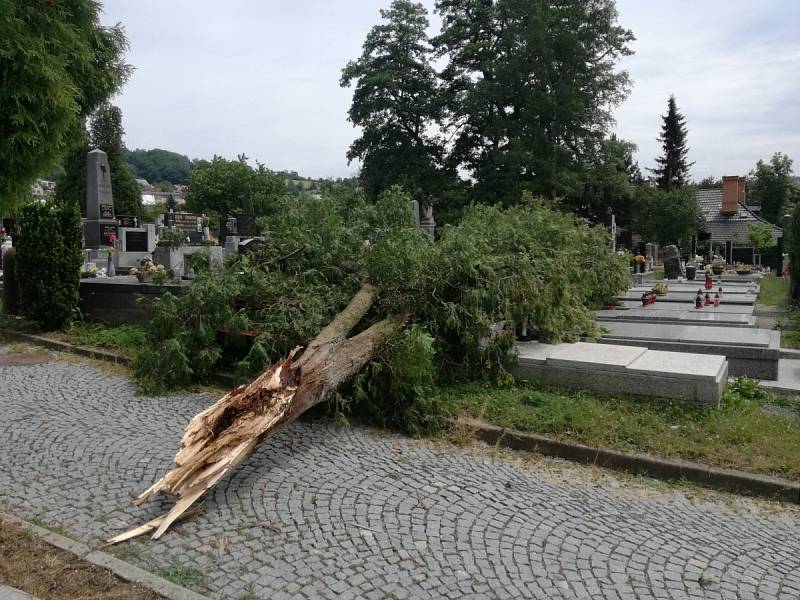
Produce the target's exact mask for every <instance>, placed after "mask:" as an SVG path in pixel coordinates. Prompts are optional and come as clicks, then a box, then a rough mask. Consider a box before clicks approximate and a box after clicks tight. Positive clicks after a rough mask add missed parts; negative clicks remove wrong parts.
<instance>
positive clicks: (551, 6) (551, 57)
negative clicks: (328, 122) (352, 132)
mask: <svg viewBox="0 0 800 600" xmlns="http://www.w3.org/2000/svg"><path fill="white" fill-rule="evenodd" d="M436 10H437V12H438V13H439V15H440V16H441V19H442V28H441V31H440V33H439V35H437V36H436V37H435V38H433V39H431V40H428V38H427V37H426V34H425V29H426V26H427V15H426V12H425V9H424V7H422V6H421V5H420V4H414V3H412V2H409V1H407V0H395V2H393V3H392V5H391V8H390V9H389V10H388V11H383V12H382V16H383V18H384V21H385V23H383V24H381V25H378V26H376V27H375V28H373V30H372V31H371V32H370V33H369V35H368V36H367V40H366V42H365V44H364V53H363V54H362V56H361V58H360V59H358V60H357V61H355V62H351V63H350V64H348V66H347V67H346V68H345V70H344V75H343V78H342V83H343V84H344V85H349V84H350V83H351V82H353V81H357V84H356V88H355V91H354V95H353V104H352V106H351V110H350V115H351V120H352V121H353V122H354V124H356V125H360V126H361V127H362V131H363V135H362V137H361V138H359V139H358V140H356V142H355V143H354V145H353V146H352V147H351V150H350V155H349V156H350V157H351V158H353V157H359V158H362V159H364V161H365V162H364V170H363V172H362V181H364V182H365V185H366V187H367V189H369V190H377V191H380V189H382V188H384V187H385V186H386V185H387V184H389V183H390V182H391V183H396V182H404V177H405V176H406V174H405V173H398V169H400V170H402V169H404V168H405V167H404V166H403V165H404V164H408V165H409V169H410V170H411V175H410V176H408V179H411V181H412V182H413V184H412V188H414V189H417V188H418V189H421V191H422V194H423V195H430V194H434V195H436V194H441V193H442V192H440V190H441V188H442V187H443V186H442V185H441V179H437V178H436V177H435V176H441V175H443V174H444V175H445V181H449V180H448V179H447V178H448V177H453V176H454V175H453V174H454V173H460V174H462V175H464V176H467V177H468V178H469V180H470V181H471V182H472V183H473V184H474V185H473V192H472V195H471V197H472V199H474V200H476V201H479V202H487V203H493V202H497V201H500V202H503V203H505V204H513V203H515V202H518V201H519V199H520V198H521V197H522V192H523V191H526V190H527V191H532V192H534V193H537V194H543V195H545V196H548V197H555V196H559V195H564V194H566V193H567V192H571V191H574V190H575V188H576V187H579V186H580V177H579V173H580V171H581V168H582V165H583V164H584V163H585V162H586V161H587V160H589V159H590V157H592V156H594V155H595V154H596V152H597V150H598V148H599V146H600V144H601V142H602V140H603V139H604V138H605V137H606V135H607V134H608V129H609V127H610V125H611V123H612V121H613V119H612V115H611V110H612V109H613V107H614V106H616V105H617V104H619V103H620V102H621V101H622V100H623V99H624V98H625V97H626V95H627V93H628V88H629V78H628V74H627V73H626V72H625V71H619V70H618V69H617V62H618V60H619V58H620V57H622V56H625V55H628V54H630V53H631V50H630V47H629V44H630V42H631V41H632V40H633V34H632V33H631V32H630V31H628V30H626V29H624V28H622V27H620V26H619V25H618V24H617V17H618V14H617V10H616V6H615V3H614V1H613V0H595V1H593V2H585V1H584V0H566V1H565V2H560V3H557V4H555V3H552V2H549V1H547V0H526V1H522V0H492V1H487V0H439V1H437V2H436ZM429 46H430V47H432V50H431V48H429ZM438 61H440V62H438ZM434 64H442V70H441V72H439V73H436V71H435V70H434V68H433V66H432V65H434ZM378 156H379V157H380V160H378V159H377V157H378ZM409 156H413V157H414V158H413V160H409ZM376 164H378V165H382V166H383V168H382V169H379V170H378V171H377V172H376V171H375V170H374V169H373V166H374V165H376ZM387 171H388V172H389V173H390V175H389V176H388V177H386V173H387ZM444 187H445V188H447V186H446V185H445V186H444ZM449 189H450V190H452V189H453V188H452V186H451V187H450V188H449Z"/></svg>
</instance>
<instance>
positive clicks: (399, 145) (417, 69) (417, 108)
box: [341, 0, 444, 196]
mask: <svg viewBox="0 0 800 600" xmlns="http://www.w3.org/2000/svg"><path fill="white" fill-rule="evenodd" d="M380 14H381V17H382V19H383V23H381V24H379V25H376V26H375V27H373V28H372V29H371V30H370V32H369V33H368V34H367V39H366V41H365V42H364V45H363V50H362V54H361V57H360V58H358V59H357V60H355V61H351V62H349V63H348V64H347V66H346V67H345V68H344V69H343V70H342V78H341V85H342V86H343V87H349V86H351V85H352V86H354V90H353V102H352V105H351V107H350V110H349V113H348V116H349V120H350V121H351V122H352V123H353V125H355V126H357V127H360V128H361V136H360V137H359V138H358V139H356V140H355V141H354V142H353V143H352V144H351V146H350V149H349V151H348V153H347V158H348V160H350V161H352V160H354V159H359V160H361V163H362V166H361V181H362V184H363V185H364V189H365V190H366V191H367V193H368V194H370V195H371V196H377V194H378V193H380V192H381V191H382V190H384V189H387V188H389V187H391V186H392V185H398V184H399V185H403V186H404V187H405V188H406V189H407V190H409V191H411V192H412V193H414V194H415V195H418V196H424V195H427V194H430V193H432V192H434V191H438V188H440V187H441V186H442V185H443V181H441V180H442V179H443V176H444V173H443V172H442V162H443V157H444V141H443V139H442V136H441V134H440V133H438V132H437V131H436V130H435V129H434V126H435V125H437V124H439V123H440V122H441V119H442V115H443V99H442V95H441V91H440V89H439V82H438V80H437V75H436V71H435V70H434V69H433V67H432V66H431V62H430V60H431V53H432V48H431V45H430V42H429V40H428V37H427V34H426V31H425V30H426V28H427V27H428V18H427V11H426V10H425V8H424V7H423V6H422V5H421V4H418V3H414V2H410V1H409V0H394V1H393V2H392V4H391V6H390V7H389V9H387V10H381V12H380Z"/></svg>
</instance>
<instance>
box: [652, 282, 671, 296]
mask: <svg viewBox="0 0 800 600" xmlns="http://www.w3.org/2000/svg"><path fill="white" fill-rule="evenodd" d="M668 291H669V288H668V287H667V284H666V283H657V284H655V285H654V286H653V293H654V294H655V295H656V296H666V295H667V292H668Z"/></svg>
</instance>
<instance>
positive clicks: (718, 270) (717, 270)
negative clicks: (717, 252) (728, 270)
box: [711, 260, 725, 276]
mask: <svg viewBox="0 0 800 600" xmlns="http://www.w3.org/2000/svg"><path fill="white" fill-rule="evenodd" d="M724 270H725V261H722V260H715V261H714V262H712V263H711V272H712V273H714V275H717V276H719V275H722V272H723V271H724Z"/></svg>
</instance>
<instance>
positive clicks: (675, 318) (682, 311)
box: [595, 306, 755, 327]
mask: <svg viewBox="0 0 800 600" xmlns="http://www.w3.org/2000/svg"><path fill="white" fill-rule="evenodd" d="M595 315H596V316H597V320H598V321H614V322H618V323H620V322H646V323H647V322H649V323H671V324H685V325H690V324H696V325H715V326H720V327H753V326H754V325H755V317H753V316H751V315H747V314H736V313H733V314H729V313H716V314H714V313H709V312H705V313H704V312H703V310H702V309H701V310H695V309H693V308H692V309H686V308H680V307H677V306H676V310H669V309H665V308H663V307H659V308H657V309H653V307H652V306H648V307H646V308H632V309H629V310H598V311H596V312H595Z"/></svg>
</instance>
